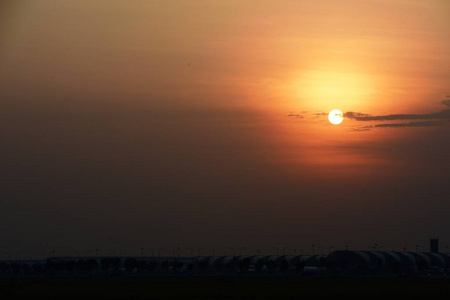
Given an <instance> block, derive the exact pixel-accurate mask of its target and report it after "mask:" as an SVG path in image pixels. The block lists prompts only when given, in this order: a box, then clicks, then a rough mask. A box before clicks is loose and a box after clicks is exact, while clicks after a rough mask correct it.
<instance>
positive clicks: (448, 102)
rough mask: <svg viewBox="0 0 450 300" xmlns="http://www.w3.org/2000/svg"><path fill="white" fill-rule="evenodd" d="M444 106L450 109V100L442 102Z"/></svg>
mask: <svg viewBox="0 0 450 300" xmlns="http://www.w3.org/2000/svg"><path fill="white" fill-rule="evenodd" d="M447 98H450V96H447ZM442 104H444V105H445V106H447V107H448V108H450V99H448V100H444V101H442Z"/></svg>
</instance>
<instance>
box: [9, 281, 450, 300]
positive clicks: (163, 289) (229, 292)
mask: <svg viewBox="0 0 450 300" xmlns="http://www.w3.org/2000/svg"><path fill="white" fill-rule="evenodd" d="M24 296H41V297H42V296H43V297H45V298H47V299H52V298H54V297H55V298H56V297H58V298H60V297H64V298H72V297H73V298H77V299H79V298H80V297H83V296H93V297H94V299H174V298H175V299H185V298H188V299H292V298H297V297H300V296H305V297H309V298H311V297H312V298H316V297H318V298H322V297H333V298H335V297H337V296H358V297H367V296H378V297H380V296H381V297H389V296H394V297H398V296H408V297H412V298H414V297H420V298H425V297H430V296H447V297H448V296H450V281H448V280H442V279H439V280H437V279H433V280H425V279H324V278H317V279H305V278H284V279H283V278H259V279H258V278H239V279H238V278H147V279H142V278H120V279H98V278H97V279H62V278H57V279H14V280H13V279H2V280H1V281H0V297H1V298H2V299H5V298H16V297H24Z"/></svg>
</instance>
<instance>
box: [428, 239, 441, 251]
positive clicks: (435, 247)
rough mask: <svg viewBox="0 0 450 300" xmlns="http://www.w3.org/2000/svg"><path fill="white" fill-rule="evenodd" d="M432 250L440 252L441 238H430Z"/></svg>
mask: <svg viewBox="0 0 450 300" xmlns="http://www.w3.org/2000/svg"><path fill="white" fill-rule="evenodd" d="M430 252H431V253H439V239H430Z"/></svg>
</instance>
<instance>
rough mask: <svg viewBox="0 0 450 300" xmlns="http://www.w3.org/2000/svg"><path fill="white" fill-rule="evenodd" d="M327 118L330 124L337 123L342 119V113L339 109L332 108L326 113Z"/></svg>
mask: <svg viewBox="0 0 450 300" xmlns="http://www.w3.org/2000/svg"><path fill="white" fill-rule="evenodd" d="M328 120H329V121H330V123H331V124H334V125H338V124H341V123H342V121H343V120H344V114H343V113H342V111H340V110H339V109H333V110H332V111H330V113H329V114H328Z"/></svg>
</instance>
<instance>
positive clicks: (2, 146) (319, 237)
mask: <svg viewBox="0 0 450 300" xmlns="http://www.w3.org/2000/svg"><path fill="white" fill-rule="evenodd" d="M449 36H450V1H447V0H427V1H412V0H395V1H394V0H379V1H356V0H339V1H332V0H329V1H325V0H316V1H294V0H292V1H289V0H284V1H275V0H274V1H269V0H254V1H250V0H248V1H245V0H239V1H238V0H236V1H231V0H230V1H221V0H215V1H210V0H199V1H197V0H178V1H176V0H173V1H170V0H169V1H168V0H153V1H137V0H136V1H116V0H111V1H92V0H86V1H84V0H83V1H81V0H80V1H71V0H67V1H56V0H34V1H21V0H17V1H12V0H11V1H8V0H6V1H2V2H0V99H1V106H0V137H1V143H0V167H1V168H0V176H1V180H0V191H1V197H0V203H1V206H0V237H1V239H2V249H1V251H2V253H1V254H0V255H1V256H0V257H1V258H2V259H4V258H7V256H20V257H21V258H27V257H33V258H40V257H42V256H47V255H48V254H49V253H50V251H52V250H55V253H56V255H85V254H86V255H87V254H90V255H92V254H93V253H94V249H95V248H98V249H99V254H100V255H112V254H114V253H115V254H119V253H121V254H127V255H138V254H140V248H141V247H143V248H144V249H146V254H148V255H150V254H151V250H150V249H151V248H153V249H154V251H155V253H156V252H157V251H158V250H160V251H161V253H163V254H169V255H170V254H172V251H173V250H174V249H176V247H181V254H182V255H189V254H190V249H188V248H192V249H195V252H196V254H197V252H198V249H199V248H202V249H201V254H203V255H207V254H212V253H213V249H215V251H216V252H215V253H216V254H223V253H225V251H227V253H228V254H230V253H231V252H232V251H233V249H232V248H234V251H235V253H238V249H240V250H242V253H245V254H255V253H256V249H260V250H261V252H262V253H263V254H269V253H275V252H276V249H275V248H274V247H278V251H279V253H280V254H281V253H282V252H285V253H293V252H294V249H298V250H297V251H298V252H297V253H300V251H303V253H304V254H306V253H311V252H312V246H311V245H312V244H314V245H315V247H316V248H315V249H316V251H317V252H320V251H322V250H323V252H325V253H328V251H329V250H332V249H343V248H345V245H348V246H349V248H350V249H363V250H367V249H369V248H370V247H371V246H372V245H374V244H375V243H377V244H378V245H380V246H381V247H382V248H381V249H382V250H401V249H402V248H403V247H407V248H408V249H410V250H415V249H416V248H415V246H416V245H420V246H422V247H423V249H424V250H428V239H429V238H430V237H438V238H440V239H441V247H440V249H441V251H445V245H447V244H450V205H449V204H450V203H449V201H450V196H449V195H450V184H449V182H448V181H449V175H448V174H449V173H448V172H449V171H448V170H449V169H450V160H449V158H448V157H449V150H450V123H449V121H450V96H449V95H450V55H449V53H450V39H449ZM335 108H338V109H340V110H342V111H343V112H344V114H345V119H344V121H343V123H342V124H341V125H332V124H330V123H329V122H328V120H327V114H328V112H329V111H331V110H332V109H335ZM230 247H231V248H230ZM241 247H245V249H244V248H241ZM287 247H289V248H287ZM331 247H332V248H331ZM317 249H319V250H317ZM283 250H284V251H283Z"/></svg>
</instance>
